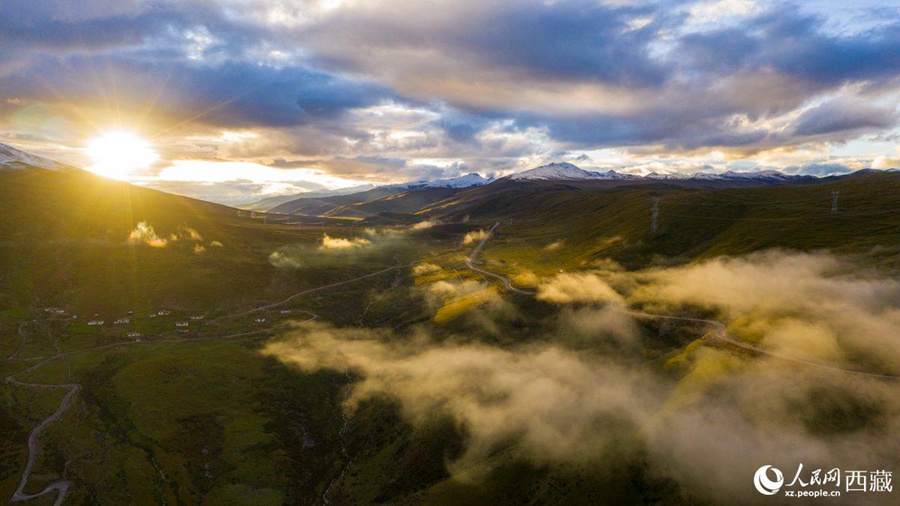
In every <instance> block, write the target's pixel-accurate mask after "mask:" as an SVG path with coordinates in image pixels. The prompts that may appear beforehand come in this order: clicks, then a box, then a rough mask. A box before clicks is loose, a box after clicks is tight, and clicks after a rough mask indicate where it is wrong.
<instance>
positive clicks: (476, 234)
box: [463, 229, 487, 245]
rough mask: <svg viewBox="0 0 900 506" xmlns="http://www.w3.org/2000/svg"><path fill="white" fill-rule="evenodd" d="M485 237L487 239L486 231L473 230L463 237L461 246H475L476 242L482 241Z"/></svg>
mask: <svg viewBox="0 0 900 506" xmlns="http://www.w3.org/2000/svg"><path fill="white" fill-rule="evenodd" d="M485 237H487V230H484V229H480V230H473V231H472V232H469V233H467V234H466V235H465V236H463V244H464V245H467V244H475V243H476V242H478V241H480V240H482V239H484V238H485Z"/></svg>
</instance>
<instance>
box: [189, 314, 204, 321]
mask: <svg viewBox="0 0 900 506" xmlns="http://www.w3.org/2000/svg"><path fill="white" fill-rule="evenodd" d="M202 319H203V315H202V314H199V315H194V316H191V320H194V321H197V320H202Z"/></svg>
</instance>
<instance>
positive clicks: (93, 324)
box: [87, 320, 105, 327]
mask: <svg viewBox="0 0 900 506" xmlns="http://www.w3.org/2000/svg"><path fill="white" fill-rule="evenodd" d="M104 323H105V322H104V321H103V320H91V321H89V322H87V324H88V325H90V326H92V327H96V326H98V325H103V324H104Z"/></svg>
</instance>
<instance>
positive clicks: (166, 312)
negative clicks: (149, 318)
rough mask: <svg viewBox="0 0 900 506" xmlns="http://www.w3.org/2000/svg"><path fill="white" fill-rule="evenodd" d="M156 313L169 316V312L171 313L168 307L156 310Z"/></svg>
mask: <svg viewBox="0 0 900 506" xmlns="http://www.w3.org/2000/svg"><path fill="white" fill-rule="evenodd" d="M156 314H158V315H159V316H169V315H170V314H172V312H171V311H169V310H168V309H163V310H161V311H157V312H156Z"/></svg>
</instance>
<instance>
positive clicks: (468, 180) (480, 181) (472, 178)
mask: <svg viewBox="0 0 900 506" xmlns="http://www.w3.org/2000/svg"><path fill="white" fill-rule="evenodd" d="M493 180H494V179H493V178H489V177H482V176H481V174H478V173H477V172H472V173H469V174H466V175H465V176H459V177H454V178H451V179H439V180H437V181H414V182H412V183H400V184H395V185H390V186H387V187H386V188H403V189H410V190H413V189H419V188H469V187H471V186H483V185H486V184H488V183H490V182H492V181H493Z"/></svg>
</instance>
